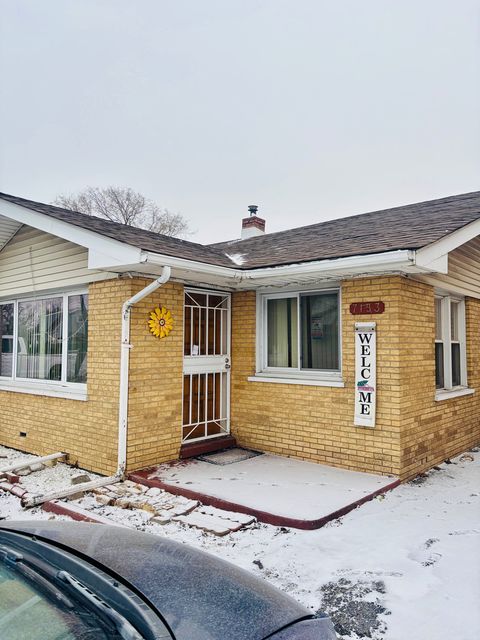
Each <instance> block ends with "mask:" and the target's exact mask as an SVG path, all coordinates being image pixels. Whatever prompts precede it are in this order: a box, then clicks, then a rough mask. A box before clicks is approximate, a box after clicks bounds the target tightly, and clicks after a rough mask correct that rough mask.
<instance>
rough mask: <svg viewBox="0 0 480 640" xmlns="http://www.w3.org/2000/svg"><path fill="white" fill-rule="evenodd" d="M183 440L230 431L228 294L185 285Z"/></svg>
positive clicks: (188, 440) (201, 438) (199, 438)
mask: <svg viewBox="0 0 480 640" xmlns="http://www.w3.org/2000/svg"><path fill="white" fill-rule="evenodd" d="M183 354H184V356H183V421H182V442H192V441H195V440H204V439H206V438H215V437H218V436H223V435H225V434H228V433H229V432H230V294H229V293H219V292H217V291H205V290H201V289H185V304H184V351H183Z"/></svg>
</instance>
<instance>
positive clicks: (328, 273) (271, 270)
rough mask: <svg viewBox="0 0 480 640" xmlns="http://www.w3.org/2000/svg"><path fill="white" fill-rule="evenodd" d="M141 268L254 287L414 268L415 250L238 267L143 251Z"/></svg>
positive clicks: (406, 270)
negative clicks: (168, 268)
mask: <svg viewBox="0 0 480 640" xmlns="http://www.w3.org/2000/svg"><path fill="white" fill-rule="evenodd" d="M142 263H143V264H142V269H143V270H144V271H145V270H146V271H148V264H150V265H152V266H153V265H154V266H156V267H158V266H160V265H161V266H163V265H166V264H168V265H170V266H171V267H172V268H173V269H174V270H175V269H178V270H181V271H182V272H188V271H191V272H195V273H201V274H203V275H204V276H205V277H206V278H208V277H212V278H222V279H225V280H226V281H229V283H230V286H231V287H233V288H238V289H245V288H249V287H250V288H254V287H259V286H262V285H264V284H265V282H266V281H268V283H269V284H270V283H271V282H274V281H275V280H277V279H278V280H280V279H281V280H285V278H287V279H290V278H302V277H307V276H314V275H317V276H318V277H320V278H321V277H323V278H332V277H334V276H339V275H342V274H348V275H351V274H366V275H368V274H369V273H373V274H374V273H379V272H382V273H384V272H387V273H388V272H390V273H393V272H395V273H398V272H402V271H405V272H408V273H411V272H416V271H417V269H415V253H414V252H413V251H408V250H403V251H387V252H384V253H377V254H369V255H362V256H350V257H348V258H335V259H330V260H316V261H312V262H302V263H298V264H289V265H281V266H278V267H262V268H259V269H249V270H241V269H236V268H229V267H221V266H216V265H211V264H206V263H203V262H196V261H193V260H185V259H183V258H174V257H171V256H165V255H159V254H155V253H150V252H145V253H144V254H143V255H142Z"/></svg>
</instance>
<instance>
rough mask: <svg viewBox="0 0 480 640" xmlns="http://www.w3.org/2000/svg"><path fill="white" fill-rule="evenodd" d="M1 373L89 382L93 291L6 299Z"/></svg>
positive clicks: (0, 308)
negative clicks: (89, 307) (89, 327)
mask: <svg viewBox="0 0 480 640" xmlns="http://www.w3.org/2000/svg"><path fill="white" fill-rule="evenodd" d="M0 334H1V350H0V377H1V378H3V379H5V378H8V379H11V380H15V381H19V382H28V381H35V382H52V383H60V384H67V385H69V384H72V385H75V384H85V383H86V381H87V346H88V345H87V341H88V295H87V294H86V293H84V292H82V293H71V294H69V293H65V294H56V295H52V296H48V297H47V296H45V297H39V298H33V299H30V298H29V299H22V300H15V301H9V302H3V303H0Z"/></svg>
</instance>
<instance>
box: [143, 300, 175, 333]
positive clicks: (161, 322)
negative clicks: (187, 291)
mask: <svg viewBox="0 0 480 640" xmlns="http://www.w3.org/2000/svg"><path fill="white" fill-rule="evenodd" d="M148 326H149V327H150V332H151V333H153V335H154V336H155V337H156V338H166V337H167V336H168V334H169V333H170V331H171V330H172V329H173V318H172V314H171V313H170V311H169V310H168V309H166V308H165V307H157V308H156V309H154V310H153V311H151V312H150V320H149V321H148Z"/></svg>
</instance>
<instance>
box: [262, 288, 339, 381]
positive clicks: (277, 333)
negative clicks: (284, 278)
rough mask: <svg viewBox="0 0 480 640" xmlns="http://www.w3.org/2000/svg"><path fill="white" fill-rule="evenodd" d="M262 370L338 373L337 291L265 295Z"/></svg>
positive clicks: (288, 372)
mask: <svg viewBox="0 0 480 640" xmlns="http://www.w3.org/2000/svg"><path fill="white" fill-rule="evenodd" d="M262 310H263V332H262V336H263V339H262V345H261V351H262V360H263V362H262V363H261V364H262V370H263V371H268V372H271V373H282V372H283V373H285V374H291V373H295V372H297V373H299V374H301V373H302V372H303V373H306V374H307V373H308V372H310V373H312V374H314V373H315V372H324V373H326V374H332V373H337V374H338V373H339V370H340V326H339V323H340V313H339V292H338V290H334V291H332V290H328V291H315V292H296V293H284V294H272V295H264V296H263V305H262Z"/></svg>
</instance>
